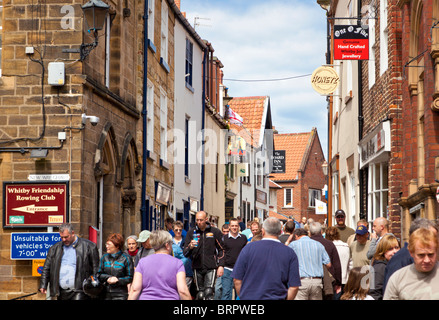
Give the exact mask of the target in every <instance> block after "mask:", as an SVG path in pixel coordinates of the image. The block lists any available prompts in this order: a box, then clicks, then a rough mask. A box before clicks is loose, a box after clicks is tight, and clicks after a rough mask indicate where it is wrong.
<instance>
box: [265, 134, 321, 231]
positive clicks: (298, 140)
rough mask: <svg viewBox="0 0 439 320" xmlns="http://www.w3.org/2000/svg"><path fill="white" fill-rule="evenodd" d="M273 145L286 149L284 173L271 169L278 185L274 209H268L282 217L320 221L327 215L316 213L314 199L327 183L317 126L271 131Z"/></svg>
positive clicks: (319, 198) (278, 148)
mask: <svg viewBox="0 0 439 320" xmlns="http://www.w3.org/2000/svg"><path fill="white" fill-rule="evenodd" d="M274 149H275V150H276V151H279V150H284V151H285V173H272V178H271V180H272V181H273V182H275V183H276V185H277V186H280V187H281V189H277V210H275V212H270V215H271V216H275V217H277V218H279V219H281V220H286V218H287V217H289V216H293V217H294V219H295V220H297V221H300V220H301V219H302V217H306V218H307V219H308V218H313V219H314V220H315V221H319V222H321V223H324V222H325V219H326V215H316V213H315V212H316V210H315V208H316V206H315V204H316V203H315V200H316V199H317V200H323V198H324V197H322V189H323V187H324V186H325V184H326V180H325V176H324V174H323V170H322V164H323V162H324V161H325V157H324V155H323V151H322V147H321V145H320V139H319V136H318V134H317V129H316V128H313V129H312V131H311V132H305V133H285V134H274Z"/></svg>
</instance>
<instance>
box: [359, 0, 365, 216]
mask: <svg viewBox="0 0 439 320" xmlns="http://www.w3.org/2000/svg"><path fill="white" fill-rule="evenodd" d="M361 5H362V1H361V0H358V8H357V16H358V21H357V23H358V24H359V25H361ZM362 75H363V63H362V60H358V141H361V140H362V139H363V121H364V118H363V76H362ZM360 156H361V155H360ZM359 180H360V186H359V188H360V190H359V191H360V203H359V205H360V217H359V218H360V219H365V218H366V215H365V213H364V212H363V210H364V206H365V205H366V206H367V200H366V203H365V201H364V187H365V186H364V169H360V168H359Z"/></svg>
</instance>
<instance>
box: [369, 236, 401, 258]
mask: <svg viewBox="0 0 439 320" xmlns="http://www.w3.org/2000/svg"><path fill="white" fill-rule="evenodd" d="M396 246H398V247H399V248H401V246H400V244H399V241H398V239H397V238H396V237H395V236H394V235H393V234H386V235H385V236H384V237H383V238H382V239H381V240H380V242H378V245H377V249H376V251H375V254H374V255H373V259H372V262H373V261H375V260H386V258H385V257H384V254H385V253H386V252H387V251H389V250H392V249H393V248H395V247H396Z"/></svg>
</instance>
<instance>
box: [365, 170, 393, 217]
mask: <svg viewBox="0 0 439 320" xmlns="http://www.w3.org/2000/svg"><path fill="white" fill-rule="evenodd" d="M368 179H369V180H368V219H367V220H368V221H373V220H375V219H376V218H378V217H384V218H387V211H388V205H389V165H388V163H387V162H383V163H376V164H371V165H370V166H369V178H368Z"/></svg>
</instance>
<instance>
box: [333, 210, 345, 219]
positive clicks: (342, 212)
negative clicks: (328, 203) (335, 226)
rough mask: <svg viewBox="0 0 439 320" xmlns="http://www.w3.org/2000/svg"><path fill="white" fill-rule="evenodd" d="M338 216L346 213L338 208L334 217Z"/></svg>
mask: <svg viewBox="0 0 439 320" xmlns="http://www.w3.org/2000/svg"><path fill="white" fill-rule="evenodd" d="M339 216H342V217H346V214H345V213H344V211H343V210H341V209H339V210H337V211H336V212H335V217H339Z"/></svg>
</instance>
